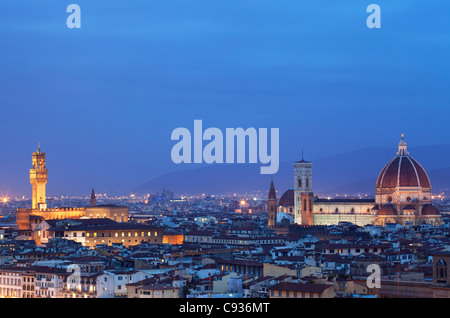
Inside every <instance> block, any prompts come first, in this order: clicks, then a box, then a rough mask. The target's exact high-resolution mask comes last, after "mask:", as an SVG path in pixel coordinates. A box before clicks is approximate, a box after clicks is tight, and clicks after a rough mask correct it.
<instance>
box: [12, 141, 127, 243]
mask: <svg viewBox="0 0 450 318" xmlns="http://www.w3.org/2000/svg"><path fill="white" fill-rule="evenodd" d="M45 159H46V158H45V152H42V151H41V149H40V147H38V149H37V151H36V152H34V153H33V156H32V164H33V167H32V169H30V182H31V185H32V208H31V209H17V211H16V222H17V226H18V228H19V230H27V231H33V232H34V231H36V230H37V228H38V226H39V224H40V223H41V222H42V221H43V220H52V219H60V220H62V219H80V218H109V219H111V220H114V221H118V222H128V207H126V206H116V205H108V204H105V205H97V202H96V198H95V192H94V189H92V193H91V200H90V205H91V206H90V207H75V208H73V207H60V208H48V207H47V204H46V196H45V195H46V194H45V190H46V184H47V180H48V178H47V167H46V164H45ZM38 236H39V235H37V233H32V237H33V239H35V240H36V239H38Z"/></svg>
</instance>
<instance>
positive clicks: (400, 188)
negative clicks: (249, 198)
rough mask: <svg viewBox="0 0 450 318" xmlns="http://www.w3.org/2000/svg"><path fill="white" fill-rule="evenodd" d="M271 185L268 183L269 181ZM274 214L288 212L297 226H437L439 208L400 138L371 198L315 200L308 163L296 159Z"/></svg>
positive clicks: (420, 170)
mask: <svg viewBox="0 0 450 318" xmlns="http://www.w3.org/2000/svg"><path fill="white" fill-rule="evenodd" d="M271 189H272V184H271ZM269 199H270V200H268V208H269V220H268V225H269V227H271V228H274V227H275V228H277V227H278V228H280V226H279V225H280V224H275V225H274V224H273V219H274V218H275V219H276V217H274V215H273V212H271V211H270V209H272V208H273V206H274V199H273V198H271V197H269ZM276 206H277V208H276V211H277V213H281V212H282V213H286V214H288V215H290V216H291V217H292V219H294V223H295V224H300V225H329V224H339V223H340V222H351V223H353V224H356V225H359V226H364V225H367V224H374V225H382V226H384V225H386V224H388V223H399V224H402V225H405V224H407V223H411V224H414V225H415V224H423V223H427V224H431V225H436V226H437V225H441V224H442V222H443V221H442V217H441V213H440V212H439V210H438V209H437V208H436V207H435V206H433V205H432V202H431V183H430V180H429V178H428V175H427V173H426V171H425V169H424V168H423V167H422V166H421V165H420V164H419V163H418V162H417V161H416V160H415V159H414V158H412V157H411V156H410V154H409V152H408V151H407V146H406V142H405V140H404V136H403V135H402V136H401V141H400V143H399V145H398V152H397V154H396V156H395V157H394V158H393V159H391V160H390V161H389V162H388V163H387V164H386V165H385V166H384V167H383V169H382V170H381V172H380V174H379V176H378V179H377V182H376V185H375V199H359V198H358V199H350V198H349V199H347V198H333V199H331V198H318V197H314V195H313V188H312V163H311V162H308V161H305V160H303V158H302V160H300V161H297V162H295V163H294V188H293V189H289V190H287V191H286V192H285V193H283V195H282V196H281V197H280V200H279V201H278V203H277V204H276Z"/></svg>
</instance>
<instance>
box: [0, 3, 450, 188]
mask: <svg viewBox="0 0 450 318" xmlns="http://www.w3.org/2000/svg"><path fill="white" fill-rule="evenodd" d="M71 3H76V4H78V5H80V7H81V25H82V27H81V29H69V28H67V26H66V19H67V17H68V16H69V13H67V12H66V7H67V6H68V5H69V4H71ZM370 3H376V4H379V5H380V7H381V10H382V11H381V26H382V27H381V29H369V28H367V26H366V19H367V17H368V16H369V13H366V7H367V6H368V5H369V4H370ZM449 12H450V2H449V1H439V2H437V1H433V2H430V1H425V0H421V1H413V0H408V1H380V0H371V1H364V0H316V1H299V0H292V1H286V0H276V1H275V0H270V1H269V0H253V1H250V0H201V1H200V0H131V1H130V0H126V1H125V0H121V1H104V0H102V1H100V0H94V1H93V0H86V1H84V0H72V1H61V0H51V1H49V0H42V1H31V0H29V1H22V0H14V1H2V2H1V3H0V110H1V113H0V132H1V135H2V145H1V147H2V151H1V156H0V194H8V195H14V194H17V195H22V194H24V195H29V194H30V192H31V185H30V183H29V176H28V171H29V169H30V168H31V153H32V152H33V151H35V150H36V148H37V144H38V142H40V145H41V149H42V151H45V152H46V153H47V167H48V169H49V183H48V187H47V188H48V194H49V195H60V194H65V195H70V194H86V195H87V194H89V193H90V190H91V188H92V186H95V188H96V189H98V191H100V192H101V191H111V192H113V191H127V190H128V189H131V188H134V187H136V186H138V185H140V184H142V183H144V182H146V181H148V180H149V179H151V178H153V177H157V176H159V175H161V174H163V173H166V172H169V171H173V170H175V169H187V168H193V166H177V165H175V164H174V163H172V161H171V158H170V151H171V148H172V146H173V145H174V144H175V142H173V141H171V140H170V135H171V132H172V130H173V129H175V128H177V127H186V128H189V129H191V130H192V129H193V121H194V119H201V120H203V126H204V128H208V127H218V128H220V129H222V130H223V131H224V130H225V128H228V127H233V128H235V127H243V128H248V127H256V128H280V161H293V160H296V159H299V156H300V154H301V148H304V149H305V153H307V154H308V159H310V160H314V159H316V158H322V157H326V156H330V155H333V154H338V153H343V152H347V151H353V150H357V149H362V148H370V147H391V146H393V147H394V149H395V146H396V143H398V141H399V140H400V134H401V133H404V134H405V136H406V137H407V141H408V142H409V143H410V144H411V143H413V144H414V145H415V146H420V145H434V144H448V143H449V137H450V129H449V120H450V116H449V115H450V63H449V57H450V15H449ZM387 159H390V158H387ZM193 182H195V181H193ZM212 182H213V181H212Z"/></svg>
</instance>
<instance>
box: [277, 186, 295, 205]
mask: <svg viewBox="0 0 450 318" xmlns="http://www.w3.org/2000/svg"><path fill="white" fill-rule="evenodd" d="M294 204H295V200H294V189H289V190H287V191H286V192H285V193H283V195H282V196H281V198H280V201H278V205H279V206H294Z"/></svg>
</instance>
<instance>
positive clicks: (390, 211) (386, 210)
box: [378, 204, 397, 216]
mask: <svg viewBox="0 0 450 318" xmlns="http://www.w3.org/2000/svg"><path fill="white" fill-rule="evenodd" d="M378 215H382V216H396V215H397V210H396V209H395V207H394V206H392V205H390V204H386V205H383V206H381V208H380V210H378Z"/></svg>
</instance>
